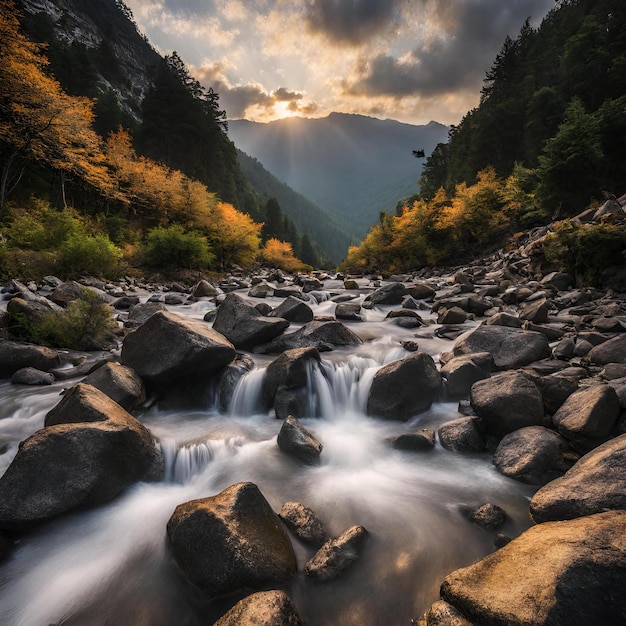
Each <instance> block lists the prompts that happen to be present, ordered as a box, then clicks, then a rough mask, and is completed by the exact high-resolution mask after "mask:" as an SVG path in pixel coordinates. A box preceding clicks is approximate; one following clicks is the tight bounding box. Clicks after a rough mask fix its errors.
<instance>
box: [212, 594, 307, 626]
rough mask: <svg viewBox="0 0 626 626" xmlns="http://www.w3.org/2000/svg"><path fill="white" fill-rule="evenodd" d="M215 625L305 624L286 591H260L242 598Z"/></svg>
mask: <svg viewBox="0 0 626 626" xmlns="http://www.w3.org/2000/svg"><path fill="white" fill-rule="evenodd" d="M213 626H305V624H304V621H303V620H302V618H301V617H300V615H299V614H298V611H297V609H296V607H295V606H294V605H293V602H292V601H291V600H290V599H289V596H288V595H287V594H286V593H285V592H284V591H259V592H257V593H253V594H252V595H249V596H248V597H246V598H244V599H243V600H240V601H239V602H237V604H235V606H234V607H233V608H232V609H231V610H230V611H228V613H226V614H225V615H223V616H222V617H220V619H218V620H217V622H215V624H214V625H213Z"/></svg>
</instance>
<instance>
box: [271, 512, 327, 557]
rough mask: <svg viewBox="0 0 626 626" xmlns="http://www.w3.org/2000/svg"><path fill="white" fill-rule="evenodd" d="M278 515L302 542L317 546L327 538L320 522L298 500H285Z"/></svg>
mask: <svg viewBox="0 0 626 626" xmlns="http://www.w3.org/2000/svg"><path fill="white" fill-rule="evenodd" d="M278 517H280V519H281V520H283V522H284V523H285V526H287V528H288V529H289V530H290V531H291V532H292V533H293V534H294V535H295V536H296V537H297V538H298V539H300V541H302V542H303V543H306V544H309V545H312V546H315V547H319V546H321V545H322V544H323V543H325V542H326V541H327V540H328V535H327V534H326V530H325V529H324V525H323V524H322V522H320V520H319V519H318V518H317V516H316V515H315V513H313V511H312V510H311V509H309V508H308V507H306V506H304V505H303V504H301V503H300V502H285V504H283V506H282V508H281V510H280V513H279V514H278Z"/></svg>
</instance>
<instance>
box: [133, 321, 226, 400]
mask: <svg viewBox="0 0 626 626" xmlns="http://www.w3.org/2000/svg"><path fill="white" fill-rule="evenodd" d="M235 354H236V353H235V348H234V347H233V346H232V344H231V343H230V342H229V341H228V340H226V339H225V338H224V337H223V336H222V335H220V334H219V333H218V332H216V331H215V330H212V329H211V328H209V327H208V326H207V325H206V324H203V323H202V322H197V321H195V320H189V319H185V318H183V317H181V316H179V315H176V314H174V313H170V312H169V311H159V312H158V313H155V314H154V315H152V316H151V317H150V318H149V319H148V321H146V322H145V323H144V324H142V325H141V326H140V327H139V328H137V329H136V330H134V331H132V332H130V333H128V335H126V338H125V339H124V343H123V344H122V354H121V362H122V364H123V365H127V366H128V367H131V368H133V369H134V370H135V371H136V372H137V374H139V376H141V378H143V380H144V381H145V382H146V384H148V385H150V386H153V387H155V388H156V387H159V386H162V385H166V386H167V385H172V384H173V383H175V382H177V381H178V380H181V379H185V380H188V379H189V378H205V377H208V376H210V375H211V374H214V373H215V372H217V371H218V370H220V369H222V368H223V367H224V366H225V365H227V364H228V363H230V362H231V361H232V360H233V359H234V358H235Z"/></svg>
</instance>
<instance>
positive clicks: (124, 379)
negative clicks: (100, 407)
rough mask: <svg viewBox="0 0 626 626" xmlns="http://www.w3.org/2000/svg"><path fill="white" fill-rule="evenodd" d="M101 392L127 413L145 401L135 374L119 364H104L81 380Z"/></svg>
mask: <svg viewBox="0 0 626 626" xmlns="http://www.w3.org/2000/svg"><path fill="white" fill-rule="evenodd" d="M83 383H85V384H86V385H91V386H92V387H95V388H96V389H99V390H100V391H102V393H104V394H106V395H107V396H109V398H111V399H112V400H114V401H115V402H117V403H118V404H119V405H120V406H121V407H123V408H125V409H126V410H127V411H132V410H133V409H136V408H137V407H138V406H140V405H141V404H143V403H144V402H145V400H146V388H145V386H144V384H143V380H141V378H140V377H139V375H138V374H137V372H135V370H133V369H132V368H130V367H127V366H125V365H122V364H121V363H114V362H110V363H105V364H104V365H102V366H100V367H99V368H98V369H96V370H94V371H93V372H92V373H91V374H89V376H87V378H85V379H84V380H83Z"/></svg>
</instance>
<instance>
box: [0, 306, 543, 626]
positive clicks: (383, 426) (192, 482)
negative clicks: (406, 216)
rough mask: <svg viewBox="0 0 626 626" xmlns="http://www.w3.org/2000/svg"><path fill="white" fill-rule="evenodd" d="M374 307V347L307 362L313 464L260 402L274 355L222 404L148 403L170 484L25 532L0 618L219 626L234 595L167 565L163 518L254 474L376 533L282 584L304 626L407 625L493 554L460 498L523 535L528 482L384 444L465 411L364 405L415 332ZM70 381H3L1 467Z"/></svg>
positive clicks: (333, 525)
mask: <svg viewBox="0 0 626 626" xmlns="http://www.w3.org/2000/svg"><path fill="white" fill-rule="evenodd" d="M330 304H332V303H329V302H323V303H322V304H320V305H319V307H325V309H323V310H326V308H328V307H329V305H330ZM316 312H319V311H318V310H317V309H316ZM195 313H197V312H191V314H192V315H193V314H195ZM372 317H373V319H372V320H371V321H370V322H366V323H365V324H363V325H361V326H359V325H354V326H352V328H353V329H354V330H355V331H356V332H359V334H361V336H363V337H369V336H371V337H372V340H371V341H369V342H368V343H367V344H365V345H363V346H359V347H358V348H356V349H354V350H347V349H343V350H341V351H335V352H332V353H324V354H323V357H324V360H323V361H322V364H321V365H320V366H317V365H316V366H313V367H311V369H310V371H309V383H308V387H309V400H310V401H309V411H308V412H309V415H307V416H305V417H304V418H303V419H302V420H301V421H302V423H303V424H304V425H305V426H306V428H307V429H309V430H310V431H311V432H312V433H313V434H314V435H315V436H316V437H317V438H318V439H319V440H320V441H321V442H322V443H323V445H324V450H323V453H322V457H321V464H320V465H319V466H318V467H305V466H302V465H300V464H299V463H297V462H296V461H294V460H293V459H291V458H290V457H288V456H286V455H284V454H283V453H282V452H281V451H280V450H279V449H278V447H277V445H276V436H277V434H278V431H279V429H280V425H281V422H280V421H278V420H276V419H274V418H273V416H272V415H271V412H270V413H267V412H266V411H265V410H264V409H262V406H261V402H260V394H261V389H262V382H263V378H264V367H265V366H266V364H267V362H269V361H268V359H267V358H264V359H258V366H257V368H255V369H254V370H252V371H251V372H249V373H248V374H247V375H246V376H244V377H243V378H242V380H241V381H240V383H239V385H238V387H237V389H236V390H235V393H234V396H233V400H232V402H231V406H230V408H229V411H228V412H227V413H226V414H221V413H219V412H218V411H217V409H215V408H212V409H207V410H195V411H189V410H185V411H172V410H170V411H162V410H159V409H158V408H154V409H152V410H151V411H150V412H149V413H148V414H147V415H145V416H143V417H142V421H143V422H144V423H145V424H146V425H147V426H148V428H150V429H151V431H152V432H153V434H154V435H155V437H156V438H157V439H158V440H159V443H160V446H161V449H162V451H163V454H164V458H165V465H166V479H165V481H164V482H162V483H159V484H138V485H135V486H134V487H132V488H131V489H129V490H127V491H126V492H125V493H124V494H123V495H122V496H121V497H118V498H117V499H116V500H114V501H113V502H111V503H109V504H108V505H105V506H102V507H99V508H98V509H94V510H91V511H87V512H83V513H78V514H72V515H69V516H67V517H65V518H63V519H60V520H57V521H56V522H54V523H51V524H48V525H46V526H44V527H42V528H40V529H39V530H38V531H37V532H34V533H32V534H31V535H29V536H26V537H23V538H22V540H21V542H20V546H19V548H18V549H17V550H16V551H15V553H14V555H13V557H12V558H11V559H10V560H9V561H8V562H7V563H5V564H4V565H3V566H2V568H1V569H0V624H2V625H3V626H49V625H50V624H64V625H66V626H67V625H71V626H84V625H87V626H101V625H102V626H104V625H105V624H106V625H109V624H116V625H117V624H120V625H126V624H128V625H134V624H145V625H147V626H169V625H171V624H177V625H178V624H181V625H185V626H200V625H202V626H204V625H205V624H206V625H208V624H212V623H213V621H215V619H217V618H218V617H219V616H220V615H221V614H222V613H223V612H224V611H226V610H227V609H228V608H229V606H230V605H231V604H232V603H233V602H234V599H232V598H231V599H226V600H221V601H213V602H211V601H210V600H208V599H206V598H204V597H203V596H202V594H198V593H195V592H193V591H192V590H190V589H189V588H188V587H187V586H186V585H185V583H184V581H183V580H182V578H181V576H180V575H179V573H178V571H177V570H176V568H175V567H174V566H173V565H172V562H171V558H170V555H169V551H168V548H167V542H166V534H165V527H166V524H167V521H168V519H169V517H170V516H171V514H172V512H173V510H174V508H175V507H176V506H177V505H178V504H180V503H182V502H185V501H188V500H191V499H194V498H200V497H206V496H210V495H213V494H215V493H218V492H219V491H221V490H222V489H224V488H226V487H227V486H229V485H231V484H233V483H235V482H239V481H252V482H254V483H256V484H257V485H258V486H259V488H260V489H261V491H262V492H263V494H264V495H265V497H266V498H267V499H268V501H269V502H270V504H271V505H272V506H273V508H274V509H275V510H279V509H280V507H281V506H282V504H283V503H284V502H285V501H287V500H298V501H300V502H302V503H304V504H305V505H307V506H309V507H310V508H312V509H313V510H314V511H315V512H316V513H317V515H318V517H319V518H320V519H322V521H323V522H324V523H325V524H326V526H327V530H328V531H329V533H330V534H332V535H337V534H339V533H341V532H342V531H343V530H345V529H346V528H347V527H348V526H351V525H353V524H362V525H364V526H365V527H366V528H367V529H368V530H369V531H370V533H371V541H370V543H369V545H368V546H367V548H366V550H365V552H364V554H363V556H362V558H361V560H360V561H358V562H357V563H356V564H355V566H354V567H353V568H352V569H351V571H350V572H348V573H347V574H346V575H345V576H344V577H342V578H340V579H338V580H337V581H335V582H332V583H327V584H310V583H308V582H307V581H306V580H305V579H304V577H303V575H302V574H299V575H298V576H297V577H296V579H295V580H294V581H293V583H291V584H290V585H289V586H288V588H287V590H288V592H289V594H290V595H291V597H292V599H293V600H294V602H295V604H296V606H297V607H298V609H299V611H300V612H301V613H302V615H303V617H304V619H305V621H306V622H307V624H309V626H322V625H323V626H331V625H332V626H336V625H340V626H344V625H345V626H352V625H354V626H356V625H359V626H378V625H395V624H408V623H409V621H410V619H411V618H417V617H419V616H420V615H421V614H422V613H423V611H424V610H426V609H427V608H428V606H429V605H430V603H431V602H433V601H434V600H435V599H436V598H437V596H438V587H439V584H440V582H441V580H442V579H443V577H444V576H445V575H446V574H447V573H449V572H450V571H452V570H454V569H456V568H458V567H461V566H463V565H466V564H468V563H470V562H472V561H474V560H476V559H478V558H481V557H482V556H484V555H485V554H487V553H489V552H490V551H492V549H493V533H489V532H487V531H485V530H482V529H480V528H478V527H476V526H473V525H472V524H471V523H470V522H468V521H467V520H466V518H465V517H464V515H463V514H462V508H463V507H465V506H478V505H480V504H483V503H485V502H493V503H495V504H498V505H500V506H502V507H503V508H504V509H505V510H506V511H507V513H508V515H509V518H510V519H509V521H508V522H507V525H506V526H505V527H504V528H503V532H505V533H508V534H510V535H516V534H518V533H519V532H521V530H523V529H524V528H526V527H527V526H528V525H529V520H528V516H527V511H528V502H527V498H528V496H529V495H530V493H531V490H530V489H529V488H527V487H525V486H522V485H520V484H518V483H515V482H514V481H511V480H509V479H506V478H505V477H503V476H501V475H499V474H498V473H497V472H496V471H495V469H494V468H493V466H492V464H491V462H490V459H489V457H488V456H487V455H462V454H458V453H452V452H447V451H445V450H443V449H442V448H441V447H440V446H439V445H437V446H436V448H435V449H434V450H433V451H430V452H424V453H409V452H402V451H397V450H394V449H392V448H391V446H390V445H389V442H388V439H389V438H391V437H395V436H398V435H399V434H401V433H404V432H409V431H411V430H414V429H416V428H422V427H431V428H437V426H438V425H440V424H442V423H444V422H445V421H447V420H450V419H453V418H455V417H458V414H457V413H456V407H455V405H453V404H450V403H435V404H434V405H433V407H432V408H431V409H430V410H429V411H427V412H425V413H422V414H420V415H419V416H416V417H415V418H413V419H412V420H411V421H410V422H408V423H406V424H405V423H400V422H389V421H384V420H380V419H375V418H370V417H367V416H366V415H365V405H366V402H367V393H368V390H369V386H370V384H371V381H372V378H373V376H374V373H375V372H376V370H377V369H378V368H379V367H380V366H381V365H382V364H384V363H387V362H389V361H392V360H394V359H397V358H401V357H402V356H405V355H406V354H407V353H406V352H405V351H404V349H403V348H401V347H400V344H399V340H400V339H402V338H409V337H410V338H414V333H413V334H412V333H411V332H410V331H406V330H404V329H400V328H399V327H396V326H391V325H390V324H389V323H388V322H383V321H382V319H383V317H384V314H383V313H381V312H380V311H374V312H372ZM431 328H432V327H431ZM429 332H430V336H427V335H428V333H429ZM417 333H418V334H419V333H422V335H423V336H422V337H421V338H420V337H418V338H417V341H418V343H419V344H420V349H422V350H424V351H427V352H429V353H431V354H433V355H434V356H436V355H437V354H438V353H439V352H440V351H441V350H442V349H448V345H449V344H448V343H446V342H444V341H442V340H439V339H436V338H434V337H432V331H431V330H430V328H427V329H426V330H424V329H418V331H417ZM66 384H67V383H66ZM61 389H62V386H61V385H60V384H59V385H57V386H55V387H54V388H53V389H50V388H47V389H26V388H21V387H20V388H18V387H12V386H11V385H9V384H2V385H0V392H1V393H2V397H3V403H2V408H1V409H0V416H1V419H0V442H4V443H5V446H6V451H5V452H4V454H2V455H1V456H0V463H3V468H4V467H6V466H7V465H8V463H9V462H10V460H11V458H12V457H13V456H14V454H15V453H16V451H17V444H18V442H19V441H20V440H22V439H24V438H25V437H27V436H28V435H29V434H31V433H32V432H34V431H35V430H37V429H38V428H40V427H41V426H42V425H43V419H44V416H45V413H46V411H47V410H48V409H49V408H50V407H51V406H52V405H53V404H54V403H55V402H56V401H57V400H58V393H59V391H60V390H61ZM294 547H295V549H296V554H297V557H298V561H299V566H300V570H302V567H303V565H304V563H305V562H306V560H307V559H308V558H310V557H311V556H312V551H311V550H310V549H309V548H306V547H304V546H303V545H301V544H299V543H298V542H297V541H295V540H294Z"/></svg>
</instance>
